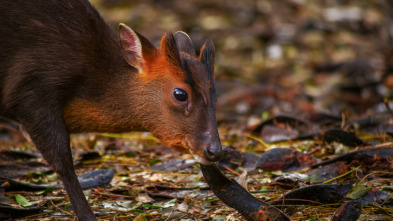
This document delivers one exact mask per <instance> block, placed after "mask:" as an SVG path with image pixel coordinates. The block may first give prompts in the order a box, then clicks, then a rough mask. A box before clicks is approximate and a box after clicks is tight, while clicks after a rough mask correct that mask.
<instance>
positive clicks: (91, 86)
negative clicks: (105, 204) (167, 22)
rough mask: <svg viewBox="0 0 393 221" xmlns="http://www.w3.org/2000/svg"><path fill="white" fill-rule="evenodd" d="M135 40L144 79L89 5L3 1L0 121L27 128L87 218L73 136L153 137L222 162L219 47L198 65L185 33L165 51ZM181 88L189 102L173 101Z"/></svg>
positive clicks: (169, 40)
mask: <svg viewBox="0 0 393 221" xmlns="http://www.w3.org/2000/svg"><path fill="white" fill-rule="evenodd" d="M137 35H138V36H139V40H140V42H141V44H142V46H143V47H142V54H143V59H144V63H143V65H142V68H141V69H142V70H143V71H142V72H140V73H139V72H138V70H140V69H137V68H135V67H132V66H130V65H129V62H128V63H127V62H126V61H125V57H124V56H123V55H124V54H122V47H124V46H122V45H121V44H120V41H119V37H118V36H117V35H116V34H115V33H114V32H113V31H112V30H111V29H110V28H109V27H108V26H107V24H106V23H105V22H104V21H103V19H102V18H101V17H100V15H99V14H98V12H97V11H96V10H95V9H94V8H93V7H92V6H91V4H90V3H89V2H88V1H87V0H63V1H60V0H34V1H22V0H3V1H1V3H0V115H2V116H5V117H8V118H10V119H14V120H17V121H19V122H20V123H21V124H22V125H23V126H24V127H25V129H26V131H27V132H28V133H29V135H30V137H31V139H32V140H33V142H34V143H35V145H36V146H37V148H38V149H39V150H40V151H41V153H42V154H43V156H44V158H45V159H46V160H47V162H48V163H49V164H50V165H52V166H53V168H54V169H55V171H56V172H57V173H58V174H59V175H60V176H61V178H62V179H63V183H64V186H65V188H66V190H67V192H68V194H69V196H70V200H71V204H72V206H73V208H74V211H75V213H76V215H77V216H78V218H79V219H80V220H95V217H94V215H93V213H92V212H91V210H90V208H89V206H88V203H87V201H86V200H85V198H84V195H83V192H82V190H81V188H80V185H79V183H78V180H77V178H76V175H75V172H74V169H73V164H72V156H71V151H70V148H69V133H75V132H116V133H119V132H128V131H135V130H146V131H150V132H152V133H153V135H155V136H157V137H158V138H159V139H161V140H162V141H163V142H164V143H165V144H166V145H168V146H170V147H171V148H173V149H176V150H179V151H182V152H191V153H192V154H194V155H195V156H197V157H199V158H200V159H208V160H211V161H215V160H217V159H218V158H219V155H220V150H221V146H220V141H219V137H218V132H217V128H216V122H215V91H214V82H213V80H214V69H213V66H214V65H213V63H214V46H213V44H212V43H211V42H209V41H208V42H207V43H206V44H205V46H204V47H203V49H202V50H201V56H200V57H199V58H196V57H195V53H192V50H191V48H193V46H192V45H191V44H192V43H191V41H189V40H187V37H185V36H186V35H182V34H180V35H178V34H177V35H176V36H178V37H179V36H180V37H181V38H179V41H176V36H175V37H174V36H173V35H172V34H167V35H165V36H164V37H163V39H162V46H161V48H159V47H158V48H155V47H153V46H152V45H151V43H150V42H149V41H148V40H147V39H145V38H144V37H143V36H141V35H139V34H137ZM177 44H178V45H179V44H180V45H179V46H180V47H177ZM179 49H180V51H179ZM123 53H124V52H123ZM174 88H182V89H184V90H186V91H187V93H188V96H189V99H188V101H187V103H186V104H183V103H179V102H176V101H174V98H173V96H172V91H173V89H174ZM203 161H206V160H203Z"/></svg>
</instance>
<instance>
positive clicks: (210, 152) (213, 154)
mask: <svg viewBox="0 0 393 221" xmlns="http://www.w3.org/2000/svg"><path fill="white" fill-rule="evenodd" d="M204 154H205V158H206V160H208V161H210V162H216V161H219V160H220V159H221V157H222V150H221V145H206V146H205V149H204Z"/></svg>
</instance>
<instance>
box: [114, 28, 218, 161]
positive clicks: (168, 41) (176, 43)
mask: <svg viewBox="0 0 393 221" xmlns="http://www.w3.org/2000/svg"><path fill="white" fill-rule="evenodd" d="M130 31H132V30H131V29H129V28H127V27H124V26H123V25H121V26H120V36H121V38H120V39H121V42H122V48H123V57H124V58H125V60H126V61H127V62H128V63H129V64H130V65H131V66H134V65H133V64H135V63H137V64H141V65H140V67H142V68H138V67H137V69H138V70H139V73H138V76H139V81H138V82H139V84H140V85H138V89H139V90H140V91H144V93H147V94H141V95H140V96H142V97H144V98H145V99H144V100H143V102H144V104H145V105H148V107H146V109H149V110H144V111H145V115H144V116H143V117H142V118H143V119H142V120H143V121H145V122H144V127H145V129H147V130H148V131H151V132H152V133H153V135H155V136H157V137H158V138H159V139H160V140H161V141H162V142H164V143H165V144H166V145H168V146H169V147H171V148H173V149H176V150H178V151H181V152H188V153H192V154H193V155H195V156H198V157H197V158H198V159H199V160H200V161H202V162H204V163H206V162H207V161H215V160H217V159H218V158H219V157H220V156H221V155H220V154H221V153H220V152H221V144H220V141H219V136H218V132H217V128H216V119H215V100H216V98H215V96H216V95H215V89H214V46H213V44H212V42H211V41H207V42H206V43H205V45H204V46H203V47H202V49H201V53H200V56H199V57H198V58H197V57H196V56H195V51H194V47H193V45H192V42H191V40H190V38H189V37H188V35H186V34H185V33H183V32H177V33H176V34H175V35H173V34H172V33H167V34H165V35H164V36H163V37H162V39H161V46H160V47H157V48H153V47H152V46H151V43H149V42H148V41H147V40H146V39H145V38H143V37H142V36H141V35H139V34H130V33H128V32H130ZM135 36H138V39H135ZM141 39H142V40H141ZM133 41H134V42H137V43H136V44H138V42H140V43H141V46H142V50H140V51H137V52H135V51H133V52H132V53H129V51H130V48H129V47H130V45H133V44H134V43H130V42H133ZM136 48H137V47H136ZM135 54H136V55H135ZM177 89H180V90H182V91H184V92H185V93H186V94H187V98H188V99H187V101H186V102H179V101H178V100H176V98H175V97H174V90H177ZM142 93H143V92H142ZM147 95H149V96H147ZM150 110H151V111H150ZM147 113H149V116H146V114H147Z"/></svg>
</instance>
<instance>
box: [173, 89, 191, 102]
mask: <svg viewBox="0 0 393 221" xmlns="http://www.w3.org/2000/svg"><path fill="white" fill-rule="evenodd" d="M173 97H174V98H175V99H176V100H178V101H180V102H185V101H187V98H188V96H187V92H185V91H184V90H182V89H179V88H175V89H174V90H173Z"/></svg>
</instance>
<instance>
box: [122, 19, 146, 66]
mask: <svg viewBox="0 0 393 221" xmlns="http://www.w3.org/2000/svg"><path fill="white" fill-rule="evenodd" d="M119 35H120V44H121V51H122V53H123V57H124V60H126V62H127V63H128V64H129V65H131V66H133V67H135V68H136V69H138V71H139V72H141V71H142V66H143V56H142V44H141V41H140V40H139V37H138V35H137V34H136V33H135V32H134V31H133V30H132V29H131V28H130V27H128V26H127V25H125V24H120V25H119Z"/></svg>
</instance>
